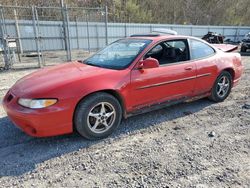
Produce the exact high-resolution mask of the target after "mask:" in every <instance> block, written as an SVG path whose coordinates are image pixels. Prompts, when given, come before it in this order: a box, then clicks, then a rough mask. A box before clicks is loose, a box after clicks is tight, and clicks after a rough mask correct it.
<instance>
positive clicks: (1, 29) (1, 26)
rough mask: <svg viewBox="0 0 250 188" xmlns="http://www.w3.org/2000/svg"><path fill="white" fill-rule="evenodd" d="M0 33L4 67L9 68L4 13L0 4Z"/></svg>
mask: <svg viewBox="0 0 250 188" xmlns="http://www.w3.org/2000/svg"><path fill="white" fill-rule="evenodd" d="M0 17H1V18H0V34H1V36H0V37H1V40H2V45H3V58H4V69H9V68H10V66H11V64H10V56H9V55H10V51H9V48H8V45H7V31H6V25H5V20H4V14H3V7H2V5H0Z"/></svg>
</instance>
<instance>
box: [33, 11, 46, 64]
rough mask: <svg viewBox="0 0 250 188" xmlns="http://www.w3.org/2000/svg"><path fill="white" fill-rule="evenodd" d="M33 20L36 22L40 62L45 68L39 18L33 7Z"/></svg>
mask: <svg viewBox="0 0 250 188" xmlns="http://www.w3.org/2000/svg"><path fill="white" fill-rule="evenodd" d="M35 20H36V27H37V35H38V45H39V50H40V54H41V61H42V65H43V66H45V61H44V56H43V47H42V36H41V32H40V24H39V17H38V13H37V7H35Z"/></svg>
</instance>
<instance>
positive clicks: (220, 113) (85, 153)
mask: <svg viewBox="0 0 250 188" xmlns="http://www.w3.org/2000/svg"><path fill="white" fill-rule="evenodd" d="M242 59H243V64H244V66H245V74H244V76H243V78H242V80H241V82H240V84H239V85H238V86H237V87H236V88H235V89H234V90H233V91H232V93H231V95H230V96H229V97H228V99H227V100H226V101H224V102H222V103H217V104H215V103H212V102H210V101H208V100H207V99H201V100H198V101H195V102H190V103H184V104H179V105H175V106H173V107H170V108H165V109H162V110H158V111H155V112H151V113H147V114H144V115H138V116H135V117H131V118H129V119H127V120H124V121H123V123H122V124H121V126H120V127H119V129H118V130H117V131H116V132H115V133H114V134H113V135H112V136H111V137H109V138H107V139H104V140H100V141H87V140H85V139H83V138H81V137H80V136H79V135H77V134H71V135H64V136H59V137H53V138H43V139H37V138H32V137H29V136H27V135H25V134H24V133H23V132H21V131H20V130H19V129H18V128H16V127H15V126H14V125H13V124H12V123H11V122H10V120H9V119H8V118H7V117H6V114H5V113H4V111H3V109H2V108H1V107H0V187H204V188H206V187H250V109H247V108H246V107H244V105H245V104H246V103H249V102H250V57H247V56H243V57H242ZM32 71H34V69H31V70H22V71H10V72H2V73H0V98H1V97H3V95H4V93H5V92H6V91H7V89H8V88H9V87H10V86H11V85H12V84H13V83H14V82H15V81H16V80H17V79H19V78H20V77H22V76H24V75H26V74H28V73H30V72H32Z"/></svg>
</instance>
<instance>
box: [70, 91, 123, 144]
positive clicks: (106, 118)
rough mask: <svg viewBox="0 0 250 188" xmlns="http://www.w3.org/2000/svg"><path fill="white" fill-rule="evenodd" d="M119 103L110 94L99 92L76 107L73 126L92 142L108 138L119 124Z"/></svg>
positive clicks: (120, 114)
mask: <svg viewBox="0 0 250 188" xmlns="http://www.w3.org/2000/svg"><path fill="white" fill-rule="evenodd" d="M121 118H122V109H121V105H120V103H119V101H118V100H117V99H116V98H115V97H113V96H112V95H110V94H107V93H104V92H99V93H95V94H93V95H90V96H88V97H86V98H85V99H83V101H82V102H80V104H79V105H78V107H77V109H76V112H75V117H74V124H75V128H76V130H77V131H78V133H79V134H80V135H82V136H83V137H85V138H87V139H90V140H93V139H101V138H105V137H107V136H109V135H110V134H111V133H112V132H113V131H114V129H115V128H116V127H118V125H119V124H120V122H121Z"/></svg>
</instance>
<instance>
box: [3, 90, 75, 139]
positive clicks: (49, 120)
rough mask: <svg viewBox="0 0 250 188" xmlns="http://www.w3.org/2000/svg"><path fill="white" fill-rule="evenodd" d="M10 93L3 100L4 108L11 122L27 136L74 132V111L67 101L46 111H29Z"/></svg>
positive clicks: (46, 135)
mask: <svg viewBox="0 0 250 188" xmlns="http://www.w3.org/2000/svg"><path fill="white" fill-rule="evenodd" d="M17 100H18V97H16V96H15V95H14V94H13V93H11V92H10V91H9V92H8V93H7V94H6V96H5V97H4V100H3V107H4V109H5V111H6V113H7V115H8V117H9V118H10V119H11V121H12V122H13V123H14V124H15V125H16V126H17V127H19V128H21V129H22V130H23V131H24V132H25V133H26V134H28V135H30V136H34V137H48V136H56V135H61V134H67V133H71V132H73V126H72V119H73V110H72V109H71V108H70V105H68V104H69V103H68V102H67V101H60V102H58V103H57V104H55V105H53V106H50V107H48V108H44V109H29V108H25V107H22V106H20V105H19V104H18V103H17Z"/></svg>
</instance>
